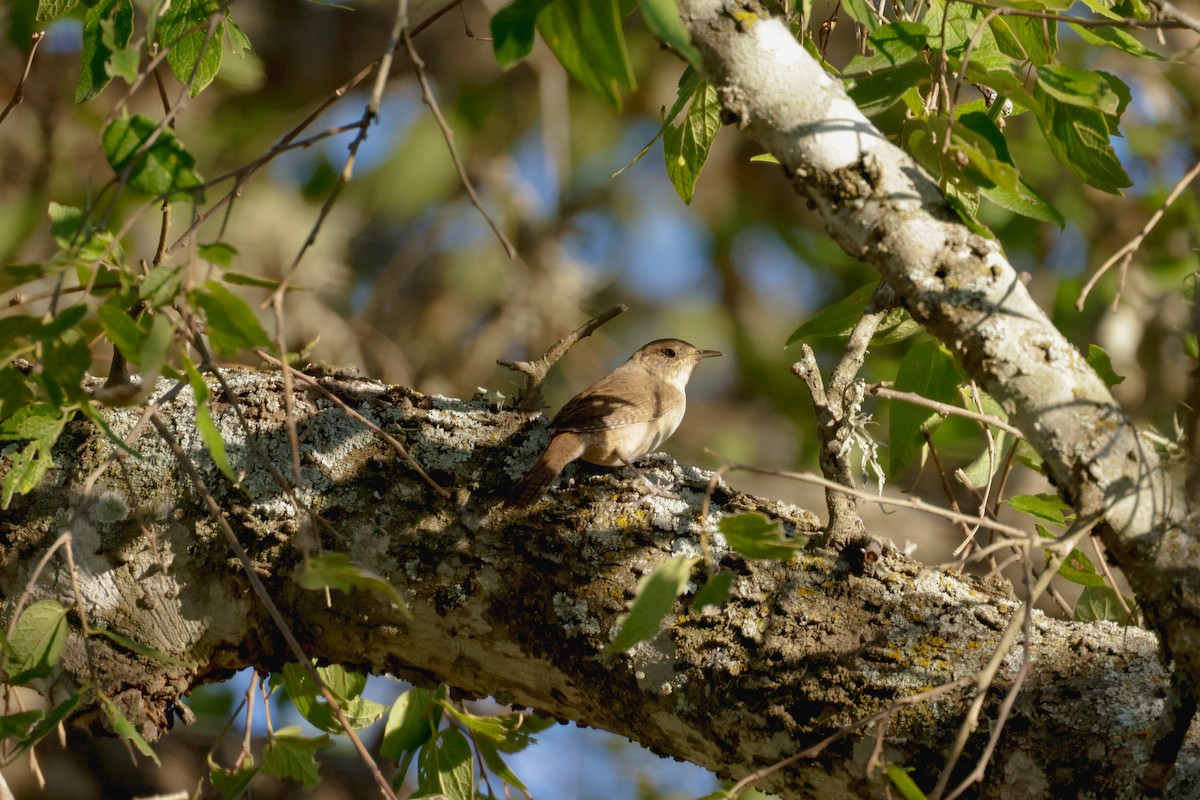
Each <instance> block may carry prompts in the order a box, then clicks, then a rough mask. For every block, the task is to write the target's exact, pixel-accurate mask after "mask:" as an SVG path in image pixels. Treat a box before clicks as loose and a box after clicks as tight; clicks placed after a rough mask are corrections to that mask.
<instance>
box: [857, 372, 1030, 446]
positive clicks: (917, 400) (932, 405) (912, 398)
mask: <svg viewBox="0 0 1200 800" xmlns="http://www.w3.org/2000/svg"><path fill="white" fill-rule="evenodd" d="M867 393H868V394H873V395H875V396H876V397H883V398H885V399H888V400H903V401H904V402H906V403H912V404H913V405H914V406H924V407H925V408H928V409H931V410H933V411H936V412H937V413H938V414H939V415H941V416H943V417H949V416H955V417H963V418H965V419H973V420H975V421H976V422H982V423H983V424H984V425H991V426H992V427H994V428H999V429H1000V430H1002V431H1004V432H1005V433H1010V434H1012V435H1013V436H1015V437H1017V438H1018V439H1024V438H1025V434H1023V433H1021V431H1020V429H1019V428H1016V427H1013V426H1012V425H1010V424H1009V423H1007V422H1005V421H1004V420H1002V419H1000V418H999V417H993V416H991V415H990V414H980V413H978V412H975V411H970V410H968V409H965V408H960V407H958V406H952V405H950V404H949V403H939V402H938V401H936V400H930V399H929V398H927V397H922V396H921V395H919V394H914V393H912V392H898V391H896V390H895V389H892V388H890V387H888V386H885V385H884V384H882V383H876V384H874V385H872V386H868V387H867Z"/></svg>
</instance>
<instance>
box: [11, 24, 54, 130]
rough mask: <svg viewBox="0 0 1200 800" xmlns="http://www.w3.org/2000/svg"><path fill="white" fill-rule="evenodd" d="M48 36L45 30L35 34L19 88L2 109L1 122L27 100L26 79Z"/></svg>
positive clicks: (19, 81) (18, 82)
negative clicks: (40, 47)
mask: <svg viewBox="0 0 1200 800" xmlns="http://www.w3.org/2000/svg"><path fill="white" fill-rule="evenodd" d="M45 37H46V32H45V31H37V32H36V33H34V34H33V37H32V41H33V44H32V45H31V46H30V48H29V56H28V57H27V58H26V59H25V71H24V72H22V73H21V79H20V80H18V81H17V88H15V89H13V94H12V97H11V98H10V99H9V101H8V105H6V106H5V107H4V110H3V111H0V122H4V120H5V118H6V117H8V114H9V112H10V111H12V110H13V109H14V108H16V107H17V106H19V105H21V103H22V102H24V100H25V91H24V89H25V81H27V80H28V79H29V71H30V70H31V69H33V57H34V56H35V55H37V49H38V45H39V44H41V43H42V39H44V38H45Z"/></svg>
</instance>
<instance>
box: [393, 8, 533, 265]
mask: <svg viewBox="0 0 1200 800" xmlns="http://www.w3.org/2000/svg"><path fill="white" fill-rule="evenodd" d="M400 9H401V10H400V17H401V23H402V27H403V28H404V29H405V30H404V31H403V35H402V40H403V43H404V49H405V50H406V51H407V52H408V58H409V60H410V61H411V62H412V66H413V72H414V73H415V74H416V76H417V83H419V84H420V85H421V100H422V101H423V102H424V103H425V105H427V106H429V111H430V113H432V114H433V118H434V119H435V120H436V121H437V124H438V128H440V129H441V131H442V138H444V139H445V140H446V149H447V150H448V151H449V152H450V159H451V160H452V161H453V162H454V168H455V169H456V170H457V171H458V179H459V181H461V182H462V185H463V188H464V189H465V190H466V192H467V197H469V198H470V199H471V205H473V206H475V210H476V211H478V212H479V214H480V215H481V216H482V217H483V219H484V221H486V222H487V224H488V227H490V228H491V229H492V233H494V234H496V238H497V239H499V240H500V244H502V245H504V252H505V253H507V254H508V257H509V258H514V259H515V258H516V257H517V248H516V247H514V246H513V243H512V242H510V241H509V240H508V237H507V236H505V235H504V231H502V230H500V226H499V225H497V224H496V221H495V220H494V219H492V217H491V215H490V214H488V212H487V210H486V209H484V207H483V203H482V202H481V201H480V200H479V195H477V194H476V193H475V187H474V186H473V185H472V184H471V179H470V177H468V175H467V170H466V167H464V166H463V163H462V159H461V158H459V155H458V148H456V147H455V146H454V131H452V130H451V129H450V125H449V124H448V123H447V122H446V118H445V117H443V116H442V111H441V109H440V108H439V107H438V104H437V100H435V99H434V96H433V89H432V88H431V87H430V85H429V79H428V78H427V77H426V75H425V62H424V61H422V60H421V56H420V55H419V54H418V53H417V48H416V47H415V46H414V45H413V42H412V36H410V35H409V33H408V30H407V28H408V0H400Z"/></svg>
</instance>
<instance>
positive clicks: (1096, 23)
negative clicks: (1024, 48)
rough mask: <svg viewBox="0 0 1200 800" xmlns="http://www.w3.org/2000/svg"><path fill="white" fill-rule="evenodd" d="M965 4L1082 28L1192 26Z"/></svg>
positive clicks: (1171, 21) (974, 2)
mask: <svg viewBox="0 0 1200 800" xmlns="http://www.w3.org/2000/svg"><path fill="white" fill-rule="evenodd" d="M956 2H959V3H963V4H964V5H968V6H974V7H975V8H982V9H984V10H986V11H994V12H996V13H997V14H998V15H1000V16H1003V17H1030V18H1031V19H1046V20H1050V21H1052V22H1066V23H1068V24H1071V25H1078V26H1079V27H1081V28H1136V29H1146V30H1151V29H1155V28H1190V27H1192V26H1191V25H1189V24H1187V23H1185V22H1183V21H1182V20H1181V19H1136V18H1134V17H1122V18H1120V19H1105V18H1095V17H1072V16H1070V15H1068V14H1051V13H1048V12H1045V11H1026V10H1024V9H1021V8H997V7H996V6H993V5H989V4H988V3H982V2H979V0H956Z"/></svg>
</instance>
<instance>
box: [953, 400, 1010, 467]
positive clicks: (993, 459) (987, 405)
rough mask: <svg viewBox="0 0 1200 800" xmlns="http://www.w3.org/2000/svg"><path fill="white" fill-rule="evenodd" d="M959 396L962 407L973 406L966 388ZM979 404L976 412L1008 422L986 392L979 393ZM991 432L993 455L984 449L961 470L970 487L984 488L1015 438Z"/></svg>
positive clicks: (1001, 462)
mask: <svg viewBox="0 0 1200 800" xmlns="http://www.w3.org/2000/svg"><path fill="white" fill-rule="evenodd" d="M961 394H962V399H963V405H965V406H966V407H967V408H971V407H972V405H973V403H972V399H971V393H970V392H969V391H968V390H967V389H966V387H963V389H962V390H961ZM979 402H980V407H979V408H978V409H977V410H978V411H979V412H980V413H982V414H987V415H988V416H991V417H996V418H997V419H999V420H1001V421H1003V422H1008V415H1007V414H1005V413H1004V409H1003V408H1002V407H1001V406H1000V404H999V403H997V402H996V400H995V398H993V397H992V396H991V395H990V394H987V393H986V392H980V393H979ZM991 430H992V437H993V439H992V441H993V443H994V450H995V453H994V454H993V455H989V454H988V451H987V448H986V447H985V448H984V449H983V452H982V453H980V454H979V457H978V458H976V459H975V460H974V461H972V462H971V464H970V465H969V466H967V467H966V468H964V469H963V472H964V473H965V474H966V476H967V480H969V481H971V485H972V486H975V487H983V486H986V485H987V484H988V482H989V481H990V480H991V479H992V476H994V475H995V474H996V472H998V471H999V469H1000V467H1002V466H1003V465H1004V458H1005V454H1006V453H1007V451H1008V449H1009V448H1010V447H1012V446H1013V443H1014V441H1015V438H1016V437H1014V436H1013V435H1012V434H1011V433H1006V432H1005V431H998V430H995V429H991Z"/></svg>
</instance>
